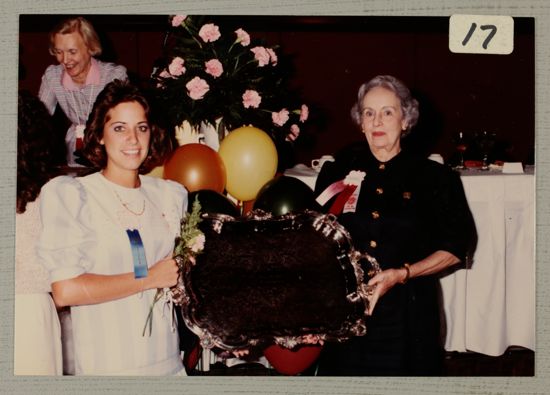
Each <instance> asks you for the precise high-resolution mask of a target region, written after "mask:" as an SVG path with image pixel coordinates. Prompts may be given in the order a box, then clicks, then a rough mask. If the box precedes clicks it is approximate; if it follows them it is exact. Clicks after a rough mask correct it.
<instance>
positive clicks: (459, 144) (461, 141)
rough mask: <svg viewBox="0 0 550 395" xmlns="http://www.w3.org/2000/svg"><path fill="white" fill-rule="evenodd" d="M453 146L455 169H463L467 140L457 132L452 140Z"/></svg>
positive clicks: (462, 134)
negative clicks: (455, 159)
mask: <svg viewBox="0 0 550 395" xmlns="http://www.w3.org/2000/svg"><path fill="white" fill-rule="evenodd" d="M453 144H454V146H455V150H456V156H457V162H456V165H455V169H457V170H462V169H464V153H465V152H466V150H467V149H468V140H467V139H466V136H465V135H464V133H463V132H458V133H457V134H456V135H455V137H454V138H453Z"/></svg>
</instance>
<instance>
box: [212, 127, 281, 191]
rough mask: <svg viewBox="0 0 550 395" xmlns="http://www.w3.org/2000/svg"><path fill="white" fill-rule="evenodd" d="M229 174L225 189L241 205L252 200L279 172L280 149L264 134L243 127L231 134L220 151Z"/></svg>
mask: <svg viewBox="0 0 550 395" xmlns="http://www.w3.org/2000/svg"><path fill="white" fill-rule="evenodd" d="M218 153H219V154H220V156H221V158H222V160H223V163H224V165H225V170H226V174H227V181H226V185H225V188H226V190H227V192H229V193H230V194H231V195H232V196H234V197H235V198H237V199H239V200H241V201H247V200H252V199H255V198H256V195H257V194H258V192H259V191H260V189H261V188H262V187H263V186H264V185H265V184H266V183H267V182H268V181H269V180H271V179H272V178H273V176H275V173H276V172H277V149H276V148H275V144H274V143H273V140H271V137H269V136H268V135H267V133H265V132H264V131H262V130H260V129H258V128H255V127H252V126H243V127H240V128H238V129H235V130H233V131H232V132H230V133H229V134H228V135H227V136H226V137H225V138H224V139H223V140H222V142H221V143H220V149H219V151H218Z"/></svg>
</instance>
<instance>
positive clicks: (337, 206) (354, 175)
mask: <svg viewBox="0 0 550 395" xmlns="http://www.w3.org/2000/svg"><path fill="white" fill-rule="evenodd" d="M365 175H366V174H365V172H364V171H358V170H352V171H350V172H349V173H348V175H347V176H346V177H345V178H344V179H343V180H340V181H336V182H333V183H332V184H330V185H329V186H328V187H327V188H326V189H325V190H324V191H323V192H321V194H320V195H319V196H318V197H317V199H315V200H316V201H317V203H319V204H320V205H321V206H323V205H324V204H325V203H326V202H328V201H329V200H330V199H332V198H333V197H334V196H336V195H338V197H336V200H335V201H334V203H332V206H330V209H329V213H330V214H334V215H338V214H340V213H341V212H342V210H343V209H344V206H345V205H346V203H348V200H349V199H350V197H351V196H352V195H353V194H354V192H355V190H356V189H357V188H358V187H359V186H360V185H361V182H362V181H363V179H364V178H365ZM349 203H350V204H349V205H348V206H352V209H349V207H348V209H347V210H346V211H355V206H356V205H357V199H354V201H353V202H351V201H350V202H349Z"/></svg>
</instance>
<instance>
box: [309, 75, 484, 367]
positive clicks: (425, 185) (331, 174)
mask: <svg viewBox="0 0 550 395" xmlns="http://www.w3.org/2000/svg"><path fill="white" fill-rule="evenodd" d="M351 114H352V118H353V120H354V121H355V123H356V124H357V125H358V126H359V127H360V129H361V132H362V133H363V135H364V137H365V140H366V141H364V142H360V143H355V144H353V145H352V146H350V147H347V148H345V149H344V150H343V151H341V152H340V153H338V154H337V155H335V158H336V160H335V161H334V162H326V163H325V165H324V166H323V167H322V169H321V172H320V174H319V177H318V178H317V184H316V187H315V189H316V193H317V194H319V193H321V192H322V191H324V190H325V188H327V187H328V186H329V185H331V184H332V183H333V182H335V181H339V180H342V179H344V178H345V177H346V176H347V175H348V174H349V173H350V172H351V171H354V170H355V171H358V172H361V174H362V175H363V177H364V178H363V180H362V181H361V182H360V183H359V185H358V187H357V189H356V190H355V192H357V196H355V194H353V195H352V197H353V198H354V199H350V200H348V202H347V204H346V205H345V206H344V207H343V213H342V214H340V215H339V221H340V223H342V225H344V226H345V227H346V228H347V229H348V230H349V232H350V234H351V236H352V239H353V242H354V246H355V248H356V249H357V250H359V251H361V252H367V253H368V254H370V255H371V256H373V257H375V258H376V259H377V260H378V262H379V264H380V267H381V269H382V271H381V272H380V273H377V274H375V275H374V276H373V277H372V278H371V279H370V280H369V281H368V285H369V286H370V287H372V289H373V291H372V293H371V294H370V295H369V296H368V299H369V309H368V316H367V320H366V324H367V333H366V335H365V336H360V337H355V338H352V339H350V340H349V341H347V342H345V343H342V344H326V345H325V348H324V350H323V353H322V355H321V359H320V364H319V374H323V375H344V376H367V375H368V376H388V375H392V376H403V375H416V376H430V375H439V374H441V372H442V371H441V369H442V363H443V347H442V343H441V336H440V322H439V311H440V310H439V305H438V279H437V274H438V273H440V272H441V271H443V270H445V269H446V268H448V267H450V266H452V265H455V264H457V263H458V262H460V261H463V260H464V259H465V258H466V255H467V253H468V252H469V249H470V248H471V246H472V245H473V242H474V240H475V237H476V232H475V225H474V222H473V218H472V215H471V213H470V210H469V207H468V203H467V201H466V197H465V195H464V190H463V187H462V183H461V181H460V178H459V176H458V174H457V173H455V172H453V171H452V170H451V169H450V168H448V167H445V166H443V165H441V164H439V163H436V162H434V161H431V160H429V159H427V158H425V157H422V156H421V155H419V154H418V153H417V152H413V151H411V150H407V149H404V148H403V147H402V144H401V142H402V141H401V140H402V139H403V138H404V137H405V136H406V135H407V134H408V133H409V132H410V130H411V128H412V127H413V126H414V125H415V124H416V121H417V119H418V115H419V112H418V102H417V101H416V99H414V98H413V97H412V96H411V93H410V91H409V89H408V88H407V87H406V86H405V85H404V84H403V82H401V81H400V80H398V79H397V78H395V77H393V76H388V75H380V76H377V77H375V78H373V79H372V80H370V81H368V82H366V83H364V84H363V85H362V86H361V87H360V89H359V92H358V95H357V102H356V104H355V105H354V106H353V108H352V111H351ZM327 204H330V202H327Z"/></svg>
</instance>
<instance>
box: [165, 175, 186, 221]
mask: <svg viewBox="0 0 550 395" xmlns="http://www.w3.org/2000/svg"><path fill="white" fill-rule="evenodd" d="M165 182H166V187H167V189H168V191H169V193H167V194H166V195H167V196H169V199H170V200H171V202H169V207H171V209H172V212H171V215H170V217H173V218H177V227H176V229H178V231H179V223H180V220H181V218H182V216H183V213H185V211H186V210H187V205H188V193H187V189H185V188H184V187H183V185H181V184H179V183H177V182H175V181H172V180H165Z"/></svg>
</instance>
